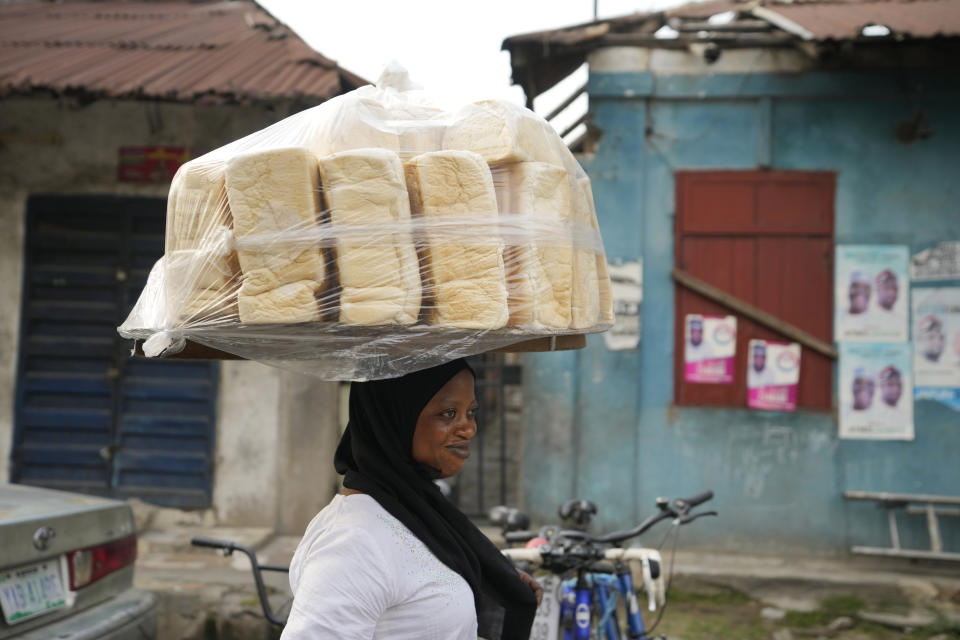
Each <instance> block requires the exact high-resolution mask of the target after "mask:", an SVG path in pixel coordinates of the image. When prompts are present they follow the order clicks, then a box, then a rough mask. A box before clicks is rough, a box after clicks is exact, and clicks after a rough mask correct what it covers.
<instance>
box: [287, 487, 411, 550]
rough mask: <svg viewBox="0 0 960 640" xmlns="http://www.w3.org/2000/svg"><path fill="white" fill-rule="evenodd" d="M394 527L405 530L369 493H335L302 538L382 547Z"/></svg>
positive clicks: (390, 540)
mask: <svg viewBox="0 0 960 640" xmlns="http://www.w3.org/2000/svg"><path fill="white" fill-rule="evenodd" d="M398 529H401V530H406V528H405V527H404V526H403V525H402V524H400V521H399V520H397V519H396V518H395V517H393V516H392V515H391V514H390V512H388V511H387V510H386V509H384V508H383V507H382V506H380V503H379V502H377V501H376V500H375V499H374V498H372V497H371V496H369V495H366V494H353V495H343V494H337V495H336V496H334V498H333V500H331V501H330V504H328V505H327V506H326V507H324V509H323V510H322V511H320V513H318V514H317V516H316V517H315V518H314V519H313V521H312V522H311V523H310V525H309V526H308V527H307V531H306V533H305V534H304V539H305V540H311V541H312V543H313V544H311V546H314V545H316V543H318V542H319V543H321V544H323V546H327V545H330V544H341V543H344V542H348V543H349V544H350V545H351V546H355V547H360V548H363V547H365V546H368V545H370V544H373V545H375V546H376V547H377V548H380V549H382V548H383V547H385V546H390V545H391V544H392V543H393V542H394V541H395V539H396V537H397V531H398Z"/></svg>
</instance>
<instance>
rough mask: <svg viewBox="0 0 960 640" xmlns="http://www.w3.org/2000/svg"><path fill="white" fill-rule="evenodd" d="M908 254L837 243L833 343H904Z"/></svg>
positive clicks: (899, 248)
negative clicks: (834, 337) (834, 336)
mask: <svg viewBox="0 0 960 640" xmlns="http://www.w3.org/2000/svg"><path fill="white" fill-rule="evenodd" d="M909 260H910V253H909V250H908V248H907V247H906V246H895V245H838V246H837V270H836V273H835V278H836V280H835V291H836V293H835V298H836V300H835V306H834V316H835V319H836V326H835V335H836V341H837V342H906V341H907V340H908V339H909V336H908V333H907V316H908V315H909V314H908V305H909V302H908V298H909V289H910V280H909V277H908V273H909V272H908V268H909Z"/></svg>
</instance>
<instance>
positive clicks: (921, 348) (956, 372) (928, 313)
mask: <svg viewBox="0 0 960 640" xmlns="http://www.w3.org/2000/svg"><path fill="white" fill-rule="evenodd" d="M912 300H913V388H914V397H915V398H917V399H924V400H937V401H939V402H943V403H944V404H946V405H947V406H950V407H952V408H954V409H957V410H960V287H937V288H927V287H924V288H915V289H914V290H913V292H912Z"/></svg>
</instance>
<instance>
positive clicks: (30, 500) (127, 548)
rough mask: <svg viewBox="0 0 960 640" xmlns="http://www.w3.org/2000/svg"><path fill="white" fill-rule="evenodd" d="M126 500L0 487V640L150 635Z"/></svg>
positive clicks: (150, 606)
mask: <svg viewBox="0 0 960 640" xmlns="http://www.w3.org/2000/svg"><path fill="white" fill-rule="evenodd" d="M136 559H137V535H136V528H135V527H134V523H133V512H132V511H131V510H130V507H129V506H128V505H127V504H126V503H125V502H120V501H117V500H108V499H105V498H98V497H93V496H87V495H81V494H76V493H67V492H64V491H52V490H50V489H40V488H37V487H29V486H25V485H16V484H7V485H0V609H2V610H3V615H2V618H0V638H2V639H3V640H6V639H7V638H16V639H17V640H40V639H41V638H42V639H44V640H47V639H49V638H57V639H60V640H94V639H97V640H101V639H102V640H134V639H136V640H144V639H152V638H155V637H156V626H157V620H156V597H155V596H154V595H153V594H152V593H150V592H149V591H140V590H137V589H134V588H133V564H134V561H135V560H136Z"/></svg>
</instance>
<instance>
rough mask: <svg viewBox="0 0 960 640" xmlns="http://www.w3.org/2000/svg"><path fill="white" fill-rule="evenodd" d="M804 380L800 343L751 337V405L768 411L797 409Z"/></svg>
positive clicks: (749, 364)
mask: <svg viewBox="0 0 960 640" xmlns="http://www.w3.org/2000/svg"><path fill="white" fill-rule="evenodd" d="M798 382H800V345H799V344H797V343H796V342H791V343H785V342H769V341H767V340H751V341H750V357H749V358H748V360H747V406H748V407H750V408H751V409H764V410H767V411H794V410H795V409H796V408H797V383H798Z"/></svg>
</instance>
